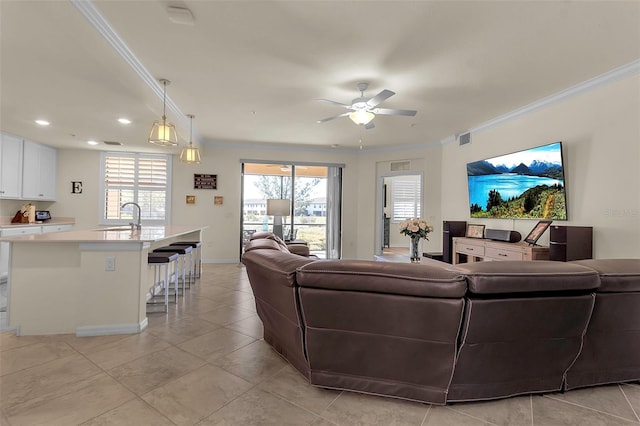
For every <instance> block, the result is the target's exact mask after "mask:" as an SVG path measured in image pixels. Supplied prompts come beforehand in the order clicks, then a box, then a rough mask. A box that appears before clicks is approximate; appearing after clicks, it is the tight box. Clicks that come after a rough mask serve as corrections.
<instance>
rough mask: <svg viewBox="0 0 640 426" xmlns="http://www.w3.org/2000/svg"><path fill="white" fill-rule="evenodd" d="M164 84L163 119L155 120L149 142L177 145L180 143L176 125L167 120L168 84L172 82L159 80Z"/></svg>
mask: <svg viewBox="0 0 640 426" xmlns="http://www.w3.org/2000/svg"><path fill="white" fill-rule="evenodd" d="M158 81H160V83H162V84H163V86H164V97H163V104H162V120H158V121H155V122H154V123H153V127H151V133H150V134H149V142H151V143H152V144H155V145H160V146H176V145H178V134H177V133H176V126H174V125H173V124H171V123H169V122H167V114H166V112H167V85H168V84H170V83H171V82H170V81H169V80H165V79H160V80H158Z"/></svg>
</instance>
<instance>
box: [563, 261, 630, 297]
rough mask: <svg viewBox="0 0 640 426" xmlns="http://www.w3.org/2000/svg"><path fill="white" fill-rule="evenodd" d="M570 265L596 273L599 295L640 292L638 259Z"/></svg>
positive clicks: (578, 262)
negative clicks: (598, 279)
mask: <svg viewBox="0 0 640 426" xmlns="http://www.w3.org/2000/svg"><path fill="white" fill-rule="evenodd" d="M571 263H574V264H576V265H581V266H586V267H589V268H592V269H595V270H596V271H597V272H598V274H599V275H600V288H598V292H599V293H628V292H638V291H640V259H588V260H577V261H574V262H571Z"/></svg>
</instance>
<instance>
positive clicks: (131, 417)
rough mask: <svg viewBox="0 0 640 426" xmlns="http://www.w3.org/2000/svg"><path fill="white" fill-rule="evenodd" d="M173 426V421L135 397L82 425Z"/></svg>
mask: <svg viewBox="0 0 640 426" xmlns="http://www.w3.org/2000/svg"><path fill="white" fill-rule="evenodd" d="M132 425H135V426H173V423H172V422H171V421H170V420H169V419H168V418H166V417H165V416H163V415H162V414H160V413H159V412H158V411H157V410H155V409H154V408H153V407H151V406H150V405H149V404H147V403H146V402H144V401H142V400H140V399H133V400H131V401H129V402H127V403H125V404H123V405H121V406H119V407H117V408H114V409H113V410H111V411H107V412H106V413H104V414H102V415H100V416H98V417H95V418H93V419H91V420H89V421H88V422H86V423H82V426H132Z"/></svg>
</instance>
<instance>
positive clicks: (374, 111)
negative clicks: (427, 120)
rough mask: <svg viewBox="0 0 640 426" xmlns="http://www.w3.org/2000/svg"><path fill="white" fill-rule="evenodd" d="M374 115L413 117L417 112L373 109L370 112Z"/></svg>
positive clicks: (412, 110)
mask: <svg viewBox="0 0 640 426" xmlns="http://www.w3.org/2000/svg"><path fill="white" fill-rule="evenodd" d="M371 112H373V113H374V114H382V115H408V116H411V117H413V116H414V115H416V113H417V112H418V111H416V110H414V109H389V108H375V109H373V110H371Z"/></svg>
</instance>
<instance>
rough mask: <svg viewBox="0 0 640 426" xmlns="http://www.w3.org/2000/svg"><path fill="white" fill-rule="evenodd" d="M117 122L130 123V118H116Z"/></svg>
mask: <svg viewBox="0 0 640 426" xmlns="http://www.w3.org/2000/svg"><path fill="white" fill-rule="evenodd" d="M118 122H119V123H121V124H131V120H129V119H128V118H118Z"/></svg>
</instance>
